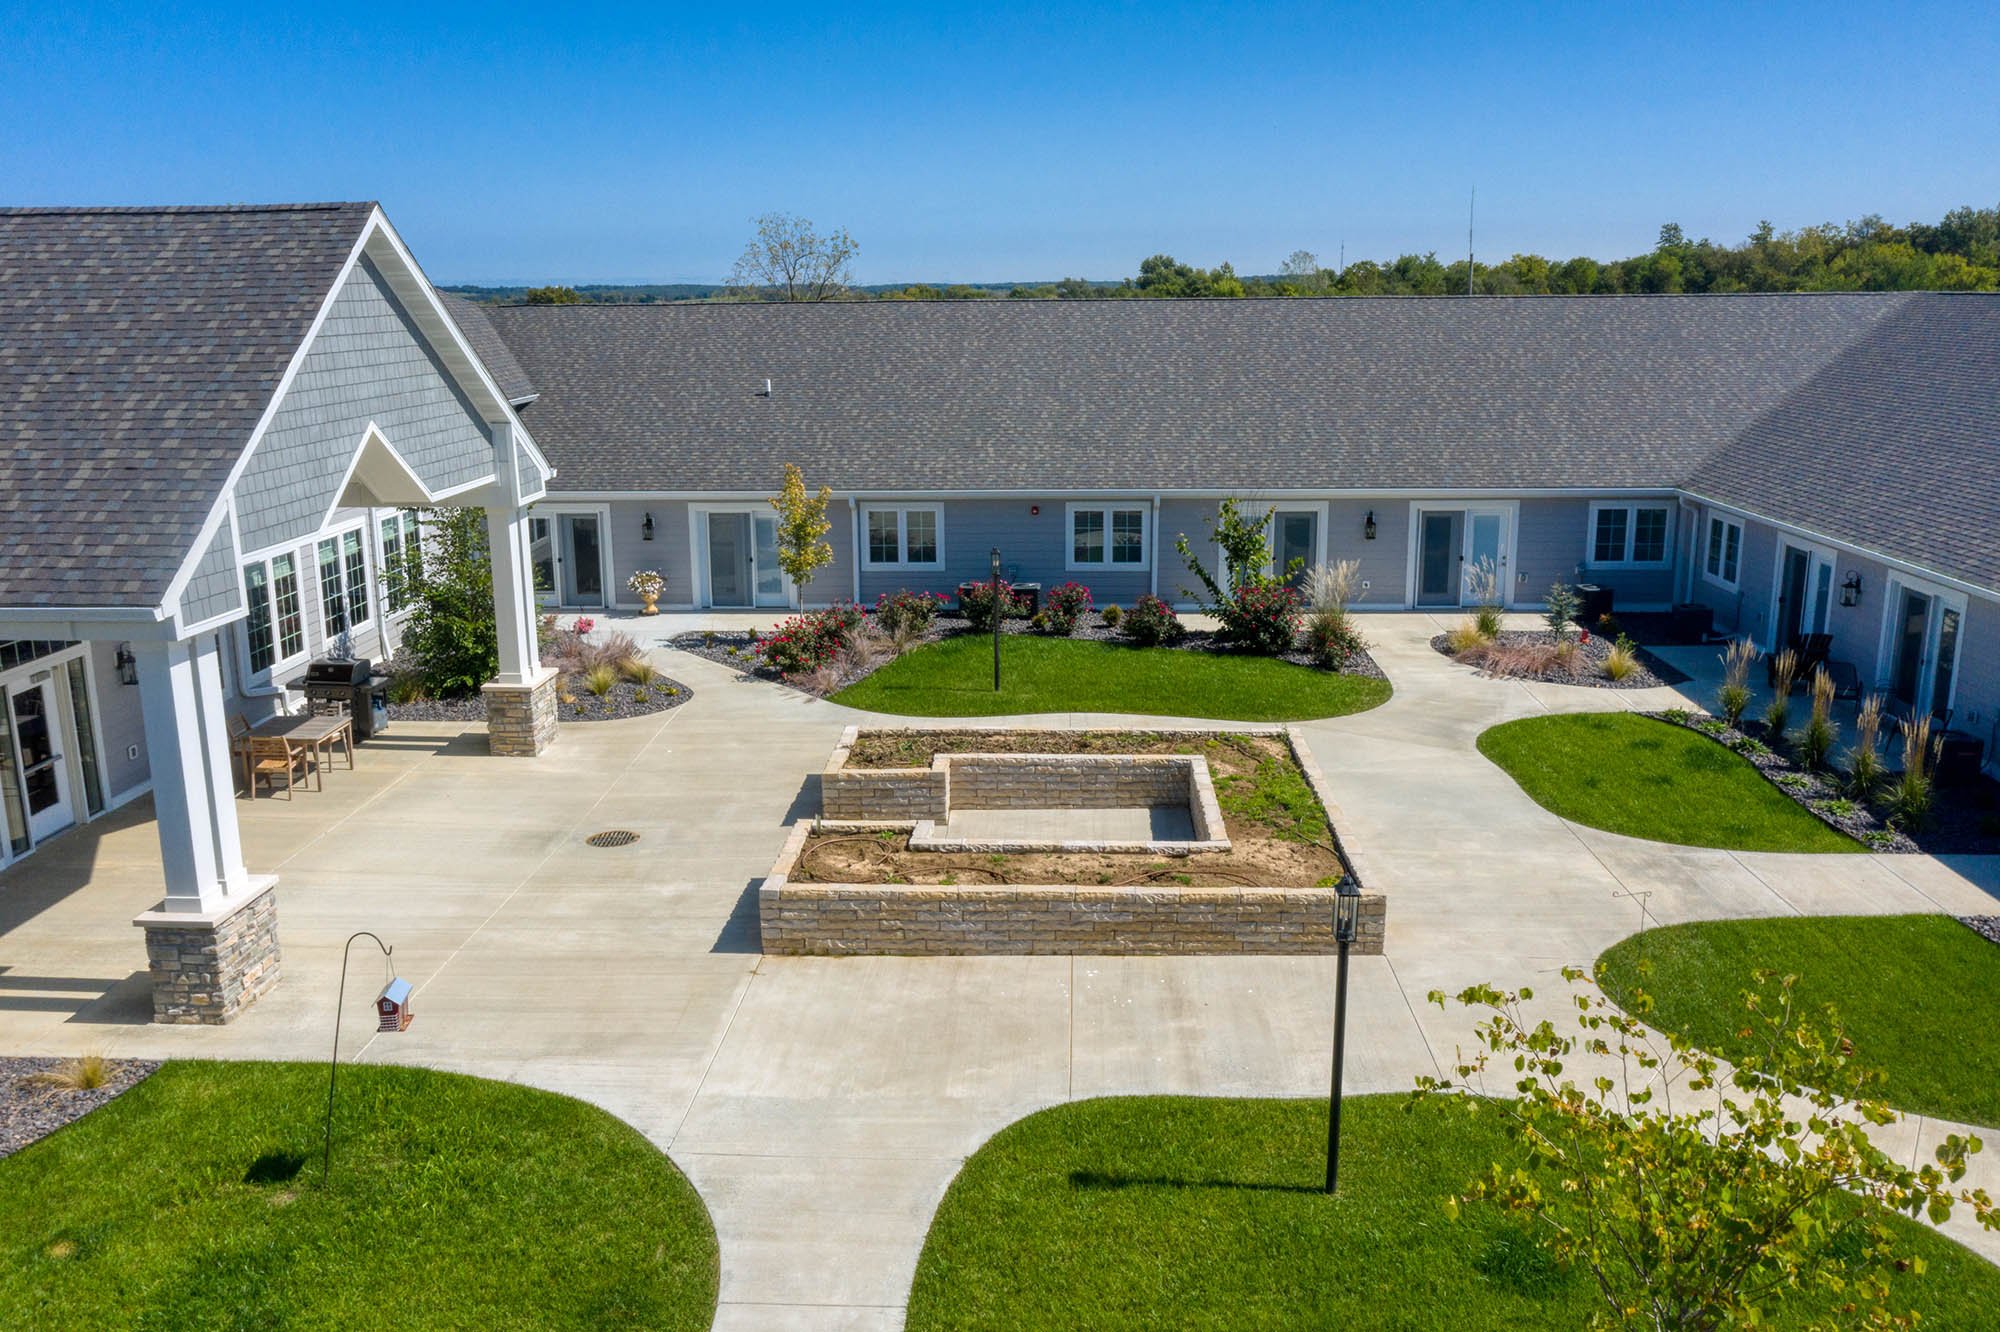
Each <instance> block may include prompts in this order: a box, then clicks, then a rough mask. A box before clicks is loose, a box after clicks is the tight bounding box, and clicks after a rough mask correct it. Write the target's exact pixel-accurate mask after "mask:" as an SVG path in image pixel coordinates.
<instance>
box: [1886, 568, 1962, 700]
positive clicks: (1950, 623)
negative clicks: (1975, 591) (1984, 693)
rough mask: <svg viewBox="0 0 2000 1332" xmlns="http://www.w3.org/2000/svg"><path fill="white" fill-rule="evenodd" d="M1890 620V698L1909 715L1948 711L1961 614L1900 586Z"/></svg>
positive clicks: (1934, 598)
mask: <svg viewBox="0 0 2000 1332" xmlns="http://www.w3.org/2000/svg"><path fill="white" fill-rule="evenodd" d="M1890 586H1891V588H1892V592H1893V597H1894V600H1893V601H1892V602H1891V608H1890V619H1889V696H1890V697H1891V698H1892V699H1894V700H1895V701H1896V702H1897V703H1899V704H1901V705H1902V707H1903V708H1905V709H1907V710H1908V711H1910V712H1912V713H1924V712H1928V713H1930V714H1931V715H1932V716H1936V717H1944V716H1946V715H1948V714H1949V712H1950V711H1951V691H1952V685H1953V683H1954V681H1955V678H1956V676H1957V673H1958V643H1959V637H1960V630H1961V628H1962V627H1963V623H1964V615H1965V612H1964V610H1963V608H1962V607H1960V606H1956V605H1953V604H1951V603H1950V602H1948V601H1946V600H1945V599H1944V598H1943V597H1940V596H1936V595H1933V594H1931V593H1927V592H1920V591H1918V590H1917V589H1916V588H1913V587H1904V586H1902V585H1901V584H1899V583H1892V584H1891V585H1890Z"/></svg>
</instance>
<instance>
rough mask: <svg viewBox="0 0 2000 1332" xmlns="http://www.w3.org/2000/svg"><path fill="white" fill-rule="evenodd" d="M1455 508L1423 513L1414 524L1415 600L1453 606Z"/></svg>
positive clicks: (1455, 585)
mask: <svg viewBox="0 0 2000 1332" xmlns="http://www.w3.org/2000/svg"><path fill="white" fill-rule="evenodd" d="M1464 517H1465V515H1464V514H1462V513H1459V512H1458V511H1457V510H1450V511H1445V512H1437V513H1425V514H1424V515H1423V520H1422V522H1421V523H1420V524H1419V525H1418V528H1417V604H1418V605H1419V606H1456V605H1457V604H1458V567H1459V563H1460V561H1461V558H1462V557H1461V556H1460V554H1459V532H1460V525H1461V523H1462V522H1463V521H1464Z"/></svg>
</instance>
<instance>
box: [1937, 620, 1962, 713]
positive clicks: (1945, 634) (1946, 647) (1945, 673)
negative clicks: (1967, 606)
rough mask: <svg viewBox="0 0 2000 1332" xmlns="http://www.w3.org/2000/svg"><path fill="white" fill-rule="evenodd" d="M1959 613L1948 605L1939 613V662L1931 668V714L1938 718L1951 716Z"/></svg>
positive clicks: (1956, 667) (1956, 662)
mask: <svg viewBox="0 0 2000 1332" xmlns="http://www.w3.org/2000/svg"><path fill="white" fill-rule="evenodd" d="M1959 618H1960V617H1959V613H1958V610H1957V609H1956V608H1955V607H1951V606H1947V607H1945V608H1944V609H1943V610H1942V611H1940V612H1939V613H1938V631H1937V647H1936V649H1935V652H1936V657H1937V664H1936V665H1934V666H1933V667H1932V668H1931V698H1930V709H1931V715H1932V716H1933V717H1938V718H1949V717H1950V716H1951V677H1952V673H1953V672H1954V671H1955V670H1957V669H1958V625H1959Z"/></svg>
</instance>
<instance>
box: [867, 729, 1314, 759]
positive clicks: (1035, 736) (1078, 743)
mask: <svg viewBox="0 0 2000 1332" xmlns="http://www.w3.org/2000/svg"><path fill="white" fill-rule="evenodd" d="M1275 734H1276V732H1259V731H1230V732H1221V731H1129V730H1115V731H1017V730H1011V729H1008V730H1002V729H999V728H997V727H996V728H980V727H966V728H964V729H962V730H961V729H949V730H948V729H945V728H943V727H915V726H913V727H907V728H902V729H888V728H880V729H878V728H874V727H871V728H869V729H867V730H864V731H862V732H860V733H859V734H857V735H856V736H855V737H854V744H853V745H852V746H851V747H850V748H849V749H848V751H847V766H848V767H850V768H928V767H929V766H930V765H931V759H932V758H933V757H935V756H936V755H939V754H1192V753H1197V752H1203V753H1205V752H1206V751H1205V750H1203V749H1200V748H1199V747H1201V746H1205V745H1206V744H1207V743H1208V742H1209V741H1211V740H1219V739H1221V738H1222V737H1223V736H1224V735H1229V736H1242V737H1246V738H1249V739H1254V740H1255V741H1256V743H1258V744H1260V745H1261V744H1263V742H1264V741H1265V740H1267V739H1269V738H1271V737H1272V736H1274V735H1275ZM1279 745H1280V750H1281V751H1282V752H1283V756H1284V758H1285V759H1286V760H1287V761H1288V762H1289V761H1290V759H1291V753H1290V751H1289V750H1288V749H1284V748H1283V742H1282V741H1280V742H1279ZM1210 768H1211V769H1213V768H1214V764H1213V763H1211V764H1210Z"/></svg>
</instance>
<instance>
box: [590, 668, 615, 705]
mask: <svg viewBox="0 0 2000 1332" xmlns="http://www.w3.org/2000/svg"><path fill="white" fill-rule="evenodd" d="M617 683H618V668H617V667H616V666H613V665H612V664H611V663H610V662H599V663H598V664H597V665H595V666H592V667H591V668H590V669H589V670H587V671H585V672H584V673H583V687H584V688H585V689H588V690H589V691H590V692H591V693H593V694H595V695H596V696H597V697H599V698H603V697H604V696H605V695H606V694H608V693H610V692H611V689H612V686H614V685H616V684H617Z"/></svg>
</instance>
